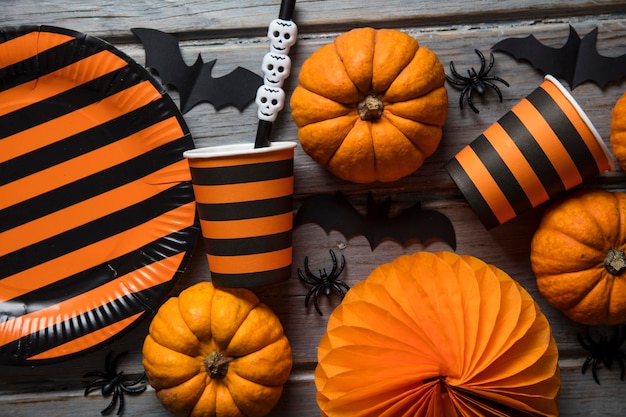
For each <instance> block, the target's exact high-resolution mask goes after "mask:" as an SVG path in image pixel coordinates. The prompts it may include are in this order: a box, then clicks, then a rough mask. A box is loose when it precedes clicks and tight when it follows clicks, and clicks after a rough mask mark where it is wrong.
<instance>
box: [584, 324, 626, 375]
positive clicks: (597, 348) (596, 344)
mask: <svg viewBox="0 0 626 417" xmlns="http://www.w3.org/2000/svg"><path fill="white" fill-rule="evenodd" d="M577 336H578V342H579V343H580V345H581V346H582V347H583V348H585V350H587V351H588V352H589V353H590V355H589V356H587V358H586V359H585V362H584V363H583V366H582V369H581V371H582V373H583V374H584V373H585V371H587V368H588V367H589V365H591V374H592V375H593V379H594V380H595V381H596V383H597V384H598V385H599V384H600V380H599V379H598V365H599V364H600V363H602V364H604V366H605V367H606V368H607V369H610V368H611V365H612V364H613V361H615V362H617V364H618V365H619V367H620V370H621V373H620V379H621V380H622V381H623V380H624V373H625V371H626V369H625V366H624V359H626V353H624V352H623V351H621V350H620V347H621V346H622V344H623V343H624V341H626V332H625V331H624V328H623V326H621V325H616V326H613V336H612V337H607V336H604V335H603V336H600V337H599V338H598V339H597V340H594V338H593V337H592V335H591V331H590V329H589V326H586V327H585V335H584V337H583V336H582V335H581V334H580V333H579V334H577Z"/></svg>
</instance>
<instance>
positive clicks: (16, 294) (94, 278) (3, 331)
mask: <svg viewBox="0 0 626 417" xmlns="http://www.w3.org/2000/svg"><path fill="white" fill-rule="evenodd" d="M191 148H193V140H192V138H191V135H190V133H189V130H188V128H187V126H186V124H185V122H184V120H183V118H182V115H181V114H180V112H179V110H178V108H177V107H176V105H175V103H174V102H173V101H172V100H171V98H170V97H169V96H168V95H167V94H166V93H165V91H164V89H163V88H162V87H161V86H160V84H159V83H158V82H157V81H156V80H155V79H154V78H153V77H152V76H151V75H150V74H149V73H148V72H147V70H146V69H145V68H143V67H142V66H140V65H139V64H137V63H136V62H135V61H133V60H132V59H130V58H129V57H127V56H126V55H125V54H123V53H122V52H120V51H118V50H117V49H115V48H114V47H113V46H111V45H110V44H108V43H106V42H105V41H103V40H100V39H98V38H95V37H92V36H88V35H85V34H82V33H79V32H75V31H72V30H68V29H62V28H57V27H50V26H33V27H21V28H14V29H5V30H1V31H0V312H1V313H0V315H1V319H0V364H8V365H25V364H27V365H31V364H33V363H44V362H55V361H58V360H61V359H67V358H69V357H73V356H77V355H80V354H84V353H85V352H88V351H91V350H94V349H96V348H99V347H101V346H103V345H104V344H106V343H109V342H111V341H112V340H114V339H115V338H117V337H119V336H121V335H122V334H124V333H125V332H127V331H128V330H129V329H131V328H132V327H134V326H135V325H136V324H137V323H138V322H139V321H140V319H141V318H142V317H144V316H147V315H150V314H151V313H152V312H153V311H155V310H156V309H157V308H158V307H159V306H160V304H162V303H163V302H164V301H165V299H166V298H167V297H168V296H169V294H170V291H171V290H172V288H173V286H174V283H175V281H176V279H177V278H178V277H179V275H180V274H181V273H182V271H183V270H184V268H185V266H186V264H187V261H188V258H189V255H190V253H191V250H192V248H193V246H194V244H195V241H196V238H197V235H198V224H197V223H198V222H197V219H196V209H195V201H194V196H193V190H192V186H191V177H190V174H189V170H188V167H187V164H186V161H185V160H184V159H183V158H182V154H183V152H184V151H185V150H188V149H191Z"/></svg>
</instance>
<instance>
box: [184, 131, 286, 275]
mask: <svg viewBox="0 0 626 417" xmlns="http://www.w3.org/2000/svg"><path fill="white" fill-rule="evenodd" d="M295 147H296V143H295V142H273V143H271V145H270V146H269V147H264V148H257V149H255V148H254V147H253V144H237V145H225V146H215V147H208V148H199V149H193V150H190V151H186V152H185V153H184V154H183V156H184V157H185V158H187V161H188V163H189V168H190V170H191V178H192V182H193V189H194V193H195V197H196V204H197V209H198V214H199V217H200V228H201V231H202V235H203V237H204V246H205V250H206V253H207V259H208V263H209V269H210V270H211V280H212V281H213V283H214V284H215V285H216V286H218V287H255V286H259V285H267V284H273V283H276V282H280V281H283V280H286V279H288V278H289V277H290V275H291V263H292V239H291V232H292V228H293V155H294V148H295Z"/></svg>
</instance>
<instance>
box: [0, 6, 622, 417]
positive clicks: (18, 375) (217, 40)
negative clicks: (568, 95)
mask: <svg viewBox="0 0 626 417" xmlns="http://www.w3.org/2000/svg"><path fill="white" fill-rule="evenodd" d="M384 4H385V6H384V7H381V2H379V1H376V0H360V1H355V0H343V1H338V0H335V1H331V0H308V1H307V0H300V1H299V2H298V3H297V6H296V16H295V20H296V22H297V23H298V26H299V28H300V34H299V39H298V44H297V45H296V47H295V48H294V49H293V50H292V53H291V57H292V60H293V65H294V66H293V69H292V74H293V75H292V77H291V79H290V80H289V81H288V83H287V86H286V90H287V93H288V94H289V92H290V91H291V90H292V89H293V88H294V87H295V85H296V84H297V74H298V72H299V68H300V66H301V65H302V62H303V61H304V60H305V59H306V57H308V56H309V55H310V54H311V53H312V52H313V51H315V50H316V49H317V48H319V47H320V46H321V45H324V44H326V43H329V42H332V40H333V39H334V38H335V37H336V36H337V35H338V34H340V33H341V32H343V31H346V30H349V29H351V28H353V27H357V26H373V27H387V28H397V29H400V30H403V31H405V32H406V33H408V34H410V35H411V36H413V37H415V38H416V39H417V40H418V41H419V42H420V43H421V44H423V45H425V46H428V47H429V48H430V49H432V50H433V51H435V53H437V55H438V56H439V58H440V60H441V61H442V62H443V63H444V65H445V66H446V70H447V65H448V64H449V62H450V61H454V63H455V66H456V67H457V68H459V69H464V68H469V67H471V66H477V65H479V63H478V62H477V58H476V55H475V54H474V52H473V50H474V48H478V49H480V50H482V51H483V52H485V53H487V52H488V51H489V49H490V47H491V46H492V45H493V44H494V43H496V42H497V41H498V40H500V39H504V38H507V37H517V36H526V35H527V34H529V33H530V32H531V31H532V33H533V34H534V35H535V36H536V37H537V38H538V39H540V40H542V41H543V42H544V43H546V44H548V45H551V46H555V47H558V46H561V45H562V44H563V43H564V42H565V39H566V37H567V32H568V24H572V25H573V26H574V27H575V28H576V30H577V31H578V32H579V34H581V36H582V35H583V34H585V33H587V32H588V31H590V30H592V29H593V28H595V27H598V28H599V34H598V49H599V51H600V52H601V53H602V54H604V55H607V56H616V55H621V54H624V53H626V5H624V3H623V1H621V0H604V1H588V0H571V1H569V2H562V1H557V0H554V1H548V0H528V1H518V0H485V1H480V2H478V1H476V2H467V1H464V2H462V1H457V0H450V1H447V2H442V1H440V0H424V1H419V2H417V1H410V0H389V1H386V2H384ZM2 6H3V7H2V9H3V26H19V25H25V24H51V25H55V26H63V27H67V28H70V29H74V30H78V31H82V32H86V33H89V34H92V35H95V36H99V37H102V38H104V39H106V40H108V41H109V42H111V43H113V44H114V45H115V46H116V47H118V48H119V49H121V50H122V51H124V52H126V53H127V54H128V55H130V56H131V57H132V58H133V59H135V60H137V61H138V62H140V63H142V64H143V63H144V62H145V56H144V50H143V47H142V45H141V44H140V43H138V41H137V39H135V38H134V37H133V35H132V33H131V32H130V28H133V27H149V28H154V29H159V30H162V31H166V32H170V33H175V34H177V35H178V36H179V37H180V39H181V42H180V44H181V48H182V50H183V54H184V57H185V59H186V60H188V62H189V63H192V62H193V60H195V58H196V56H197V55H198V54H199V53H201V54H202V56H203V57H204V59H205V60H208V59H213V58H216V59H217V64H216V66H215V68H214V76H219V75H223V74H226V73H228V72H230V71H232V70H233V69H234V68H235V67H236V66H243V67H246V68H249V69H251V70H253V71H255V72H257V73H259V74H261V71H260V62H261V59H262V56H263V54H265V52H266V51H267V50H268V45H267V42H266V38H265V31H266V27H267V23H269V21H270V20H272V19H274V18H275V17H277V14H278V6H279V2H277V1H270V0H253V1H242V0H224V1H217V0H212V1H197V0H190V1H184V2H179V1H167V0H153V1H146V0H134V1H130V2H122V1H105V0H97V1H91V2H84V1H76V0H63V1H35V0H5V1H3V2H2ZM495 57H496V65H495V67H494V70H493V74H494V75H498V76H500V77H502V78H504V79H506V80H507V81H508V82H509V83H510V87H508V88H506V87H503V88H502V93H503V101H502V102H501V103H500V102H499V101H498V99H497V96H496V95H495V94H492V93H490V92H488V93H487V94H486V95H485V96H484V97H478V96H476V97H475V100H474V102H475V104H476V105H477V106H478V107H479V109H480V113H479V114H475V113H473V112H471V111H469V109H468V108H465V109H464V110H460V109H459V106H458V97H459V91H458V90H456V89H454V88H453V87H451V86H450V85H448V94H449V99H450V100H449V102H450V104H449V117H448V120H447V122H446V125H445V127H444V137H443V140H442V143H441V145H440V147H439V148H438V150H437V151H436V152H435V154H434V155H432V156H431V157H430V158H428V159H427V161H426V163H425V164H424V166H423V167H422V168H420V169H419V170H418V171H417V172H416V173H415V174H413V175H411V176H409V177H406V178H404V179H402V180H399V181H396V182H393V183H376V184H368V185H363V184H351V183H347V182H344V181H342V180H340V179H338V178H336V177H334V176H332V175H331V174H329V173H328V172H327V171H326V170H325V169H324V168H323V167H321V166H319V165H318V164H316V163H315V162H314V161H313V160H312V159H311V158H309V157H308V156H307V155H306V154H305V153H304V152H303V151H302V149H301V148H297V150H296V159H295V162H296V167H295V177H296V189H295V209H297V208H298V207H299V206H300V205H301V204H302V201H303V200H304V199H305V198H306V197H309V196H311V195H315V194H319V193H334V192H336V191H338V190H340V191H342V192H343V193H344V194H346V195H347V196H348V198H349V199H350V200H351V201H352V202H353V203H354V204H355V206H356V207H357V208H358V209H360V210H364V207H365V201H366V197H367V193H368V192H372V194H373V195H374V197H375V198H384V197H386V196H391V198H392V200H393V201H394V202H395V205H394V207H395V209H396V210H400V209H402V208H403V207H407V206H409V205H411V204H414V203H415V202H417V201H421V202H422V204H423V206H424V207H427V208H434V209H437V210H439V211H441V212H442V213H444V214H446V215H447V216H448V217H449V218H450V219H451V221H452V222H453V224H454V227H455V230H456V234H457V248H456V252H457V253H460V254H469V255H473V256H476V257H479V258H481V259H483V260H484V261H486V262H489V263H492V264H494V265H496V266H498V267H499V268H501V269H503V270H504V271H506V272H507V273H508V274H509V275H511V276H512V277H513V278H514V279H516V280H518V281H519V282H520V283H521V284H522V285H523V286H524V287H525V288H526V289H527V290H528V291H529V292H530V293H531V295H532V296H533V297H534V298H535V299H536V300H537V302H538V303H539V305H540V306H541V308H542V310H543V311H544V313H545V314H546V315H547V316H548V318H549V320H550V323H551V325H552V328H553V332H554V335H555V338H556V340H557V344H558V346H559V351H560V358H561V359H560V365H561V368H562V392H561V400H560V405H561V409H562V415H563V416H568V417H569V416H571V417H578V416H580V417H582V416H589V415H594V416H623V415H625V414H626V399H624V396H623V390H624V388H625V387H626V385H625V384H626V382H624V381H620V380H619V371H618V369H612V370H607V369H602V370H601V371H600V378H601V385H597V384H595V383H594V382H593V380H592V379H591V375H589V374H587V375H581V372H580V366H581V364H582V361H583V360H584V358H585V352H584V351H583V350H582V349H581V348H580V346H579V345H578V342H577V340H576V334H577V333H578V332H580V331H581V330H582V327H581V326H579V325H577V324H575V323H572V322H571V321H569V320H568V319H567V318H565V317H564V316H563V315H562V314H560V313H559V312H558V311H556V310H555V309H553V308H552V307H551V306H549V305H547V303H546V302H545V300H543V298H542V297H541V295H540V294H539V293H538V291H537V288H536V284H535V281H534V277H533V275H532V272H531V270H530V264H529V259H528V258H529V243H530V239H531V238H532V234H533V232H534V230H535V229H536V227H537V224H538V222H539V219H540V217H541V214H542V212H543V210H545V207H544V206H542V207H540V208H538V209H536V210H533V211H532V212H530V213H526V214H524V215H522V216H520V217H518V218H517V219H515V220H513V221H511V222H509V223H507V224H505V225H502V226H500V227H497V228H495V229H493V230H490V231H487V230H485V228H484V227H483V226H482V224H481V223H480V222H479V220H478V219H477V217H476V215H475V214H474V213H473V212H472V210H471V209H470V208H469V207H468V205H467V204H466V202H465V200H464V199H463V197H462V195H461V194H460V192H459V191H458V189H457V188H456V186H455V185H454V183H453V182H452V180H451V179H450V177H449V176H448V174H447V173H446V171H445V170H444V168H443V166H444V164H445V162H446V161H448V160H449V159H450V158H452V157H453V156H454V155H455V154H456V153H457V152H458V151H459V150H460V149H461V148H462V147H463V146H465V145H466V144H468V143H470V142H471V141H472V140H473V139H474V138H476V137H477V136H478V135H479V134H480V133H481V132H482V131H483V130H484V129H485V128H487V127H488V126H489V125H491V124H492V123H493V122H494V121H496V120H497V119H498V118H499V117H500V116H501V115H503V114H504V113H505V112H506V111H508V110H509V109H510V108H511V107H512V106H513V105H514V104H515V103H517V102H518V101H519V100H520V99H521V98H523V97H524V96H525V95H526V94H528V93H529V92H530V91H532V90H533V89H534V88H535V87H536V86H537V85H538V84H539V83H541V81H542V78H543V76H542V74H540V73H539V72H537V71H536V70H534V69H532V68H531V67H530V66H529V65H527V64H525V63H521V62H517V61H515V60H514V59H512V58H510V57H509V56H507V55H504V54H501V53H496V54H495ZM625 88H626V81H624V82H622V83H613V84H611V85H609V86H608V87H607V88H606V89H604V90H601V89H599V88H598V87H596V86H595V85H593V84H584V85H581V86H579V87H577V88H576V89H575V90H574V91H573V92H572V94H573V96H574V97H575V98H576V99H577V100H578V102H579V103H580V104H581V106H582V107H583V108H584V109H585V111H586V113H587V115H588V116H589V118H590V119H591V121H592V122H593V124H594V125H595V127H596V128H597V130H598V131H599V133H600V135H601V136H602V137H603V138H604V140H605V141H606V143H607V144H608V138H609V133H610V117H611V110H612V107H613V105H614V104H615V102H616V101H617V99H618V98H619V97H620V96H621V95H622V94H623V92H624V91H625ZM171 94H172V96H173V97H174V98H175V99H177V93H176V92H175V91H172V92H171ZM289 113H290V109H289V107H288V106H287V108H285V110H284V111H283V112H282V113H281V116H280V117H279V120H278V121H277V122H276V123H275V126H274V129H273V139H274V140H296V139H297V129H296V127H295V125H294V124H293V122H292V120H291V117H290V114H289ZM185 119H186V121H187V123H188V125H189V127H190V129H191V132H192V134H193V136H194V141H195V144H196V146H197V147H201V146H209V145H216V144H224V143H239V142H252V141H253V140H254V133H255V131H256V124H257V119H256V108H254V106H250V107H248V108H246V109H245V110H244V111H243V112H239V111H238V110H236V109H234V108H226V109H223V110H221V111H219V112H216V111H215V110H214V109H213V108H212V106H211V105H210V104H201V105H199V106H197V107H195V108H194V109H192V110H191V111H190V112H189V113H187V114H186V115H185ZM625 180H626V177H625V176H624V174H623V172H622V171H621V170H616V171H614V172H610V173H606V174H604V175H602V176H600V177H598V178H596V179H593V180H591V181H589V182H588V183H586V184H585V185H583V187H603V188H606V189H610V190H624V188H625V187H624V184H625V182H624V181H625ZM293 236H294V257H293V274H292V275H293V276H292V279H290V280H289V281H288V282H286V283H282V284H279V285H274V286H270V287H266V288H258V289H256V290H255V291H256V292H257V294H258V295H259V297H260V298H261V299H262V301H263V302H265V303H267V304H268V305H269V306H270V307H271V308H272V310H274V311H275V312H276V314H277V315H278V316H279V317H280V319H281V321H282V322H283V325H284V327H285V332H286V334H287V336H288V337H289V339H290V341H291V343H292V347H293V352H294V371H293V373H292V375H291V377H290V380H289V382H288V384H287V386H286V388H285V392H284V394H283V397H282V399H281V401H280V403H279V405H278V406H277V407H276V409H275V410H273V411H272V413H271V414H270V415H271V416H273V417H292V416H305V417H306V416H318V415H319V410H318V408H317V405H316V403H315V386H314V383H313V369H314V367H315V364H316V354H317V343H318V342H319V339H320V338H321V337H322V335H323V334H324V331H325V326H326V320H327V319H328V315H329V314H330V313H331V311H332V309H333V308H334V307H335V306H336V305H337V303H338V302H339V299H338V298H337V297H336V296H333V297H331V298H325V297H322V298H321V299H320V307H321V308H322V310H323V312H324V315H323V316H319V315H318V314H317V313H316V312H315V310H314V309H312V308H309V309H308V310H307V309H306V308H305V306H304V296H305V294H306V292H307V287H305V286H304V285H303V284H302V283H301V282H300V281H299V280H298V279H297V276H296V268H298V267H302V262H303V259H304V257H305V256H308V257H309V259H310V264H311V267H312V269H313V268H322V267H328V263H329V258H328V250H329V249H333V250H335V251H336V252H338V253H339V252H340V253H341V254H343V255H344V256H345V258H346V264H347V266H346V270H345V272H344V274H343V275H342V278H343V279H344V280H345V281H346V282H347V283H348V284H350V285H353V284H355V283H356V282H358V281H360V280H362V279H364V278H365V277H367V276H368V274H369V273H370V272H371V271H372V270H373V269H374V268H375V267H376V266H377V265H379V264H381V263H387V262H390V261H391V260H393V259H394V258H395V257H397V256H399V255H401V254H405V253H412V252H414V251H418V250H429V251H437V250H450V248H449V247H448V246H447V245H445V244H444V243H441V242H435V243H430V244H428V245H423V244H421V243H419V242H416V243H413V244H410V245H408V246H406V247H402V246H401V245H399V244H398V243H396V242H393V241H388V242H384V243H383V244H381V245H380V246H379V247H377V248H376V250H374V251H372V250H371V249H370V247H369V245H368V243H367V241H366V240H365V239H364V238H362V237H358V236H357V237H353V238H351V239H347V238H346V237H345V236H343V235H341V234H340V233H339V232H336V231H332V232H330V233H328V234H327V233H326V232H324V231H323V230H322V229H321V228H320V227H319V226H317V225H313V224H309V225H304V226H302V227H300V228H298V229H296V230H294V235H293ZM207 279H210V273H209V271H208V268H207V265H206V258H205V257H204V253H203V249H202V247H201V246H200V244H198V245H197V247H196V249H195V251H194V256H193V257H192V260H191V262H190V264H189V266H188V268H187V271H186V272H185V274H184V275H183V277H182V278H181V279H180V280H179V282H178V284H177V287H176V291H175V292H174V294H176V293H177V292H179V291H180V290H181V289H183V288H186V287H187V286H189V285H191V284H193V283H195V282H198V281H202V280H207ZM147 326H148V323H147V322H144V323H142V324H141V325H140V326H138V327H137V328H135V329H134V330H133V331H132V332H131V333H129V334H127V335H126V336H124V337H123V338H122V339H120V340H118V341H116V342H115V343H114V344H112V345H111V346H109V347H107V348H106V349H103V350H100V351H97V352H94V353H91V354H88V355H85V356H83V357H80V358H77V359H75V360H71V361H68V362H66V363H62V364H57V365H48V366H40V367H34V368H25V367H6V366H5V367H0V394H2V395H1V396H0V415H9V414H10V415H13V416H15V417H22V416H23V417H27V416H28V417H31V416H34V415H38V414H41V413H42V412H45V415H48V416H65V417H71V416H77V417H78V416H80V417H85V416H91V415H93V416H98V415H100V410H101V409H103V408H104V407H105V406H106V405H107V404H108V402H109V401H110V400H109V399H107V398H102V397H101V396H100V395H99V394H98V393H93V394H91V395H90V396H88V397H84V396H83V384H84V379H83V378H82V375H83V374H84V373H85V372H87V371H90V370H98V369H100V368H101V367H102V366H103V363H104V357H105V355H106V353H107V352H108V351H109V350H114V351H116V352H120V351H124V350H127V351H129V355H128V356H127V357H125V358H124V360H123V361H122V363H120V365H119V367H120V369H123V370H124V371H125V372H126V373H131V374H140V373H141V372H142V368H141V344H142V342H143V338H144V337H145V335H146V333H147ZM126 399H127V401H126V414H125V415H129V416H138V415H142V416H145V417H165V416H167V415H169V414H168V413H167V412H166V411H165V410H164V409H163V408H162V407H161V405H160V404H159V402H158V401H157V400H156V398H155V397H154V392H153V391H152V390H149V391H148V392H146V393H144V394H141V395H139V396H134V397H130V396H127V397H126Z"/></svg>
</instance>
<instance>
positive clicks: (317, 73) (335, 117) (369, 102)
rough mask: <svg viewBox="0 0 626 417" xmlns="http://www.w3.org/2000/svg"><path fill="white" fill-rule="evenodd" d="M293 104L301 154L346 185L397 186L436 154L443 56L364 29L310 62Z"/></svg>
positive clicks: (443, 108) (386, 32)
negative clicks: (389, 183) (377, 183)
mask: <svg viewBox="0 0 626 417" xmlns="http://www.w3.org/2000/svg"><path fill="white" fill-rule="evenodd" d="M298 80H299V85H298V86H297V87H296V89H295V91H294V92H293V94H292V97H291V111H292V113H291V114H292V117H293V120H294V121H295V123H296V125H297V126H298V128H299V130H298V138H299V140H300V143H301V145H302V148H303V149H304V150H305V151H306V152H307V153H308V154H309V155H310V156H311V157H312V158H313V159H314V160H315V161H317V162H318V163H320V164H322V165H324V166H326V167H327V168H328V169H329V170H330V171H331V172H332V173H333V174H335V175H337V176H338V177H340V178H343V179H345V180H348V181H352V182H357V183H370V182H374V181H394V180H397V179H400V178H402V177H404V176H407V175H409V174H411V173H413V172H414V171H415V170H417V169H418V168H419V167H420V166H421V165H422V164H423V162H424V159H425V158H426V157H428V156H430V155H431V154H432V153H433V152H434V151H435V150H436V149H437V147H438V145H439V142H440V140H441V136H442V126H443V124H444V122H445V120H446V117H447V112H448V94H447V91H446V89H445V87H444V82H445V73H444V70H443V66H442V64H441V62H440V61H439V59H438V58H437V56H436V55H435V54H434V53H433V52H432V51H431V50H430V49H428V48H426V47H424V46H420V45H419V44H418V42H417V41H416V40H415V39H414V38H412V37H411V36H409V35H407V34H405V33H403V32H401V31H398V30H395V29H380V30H375V29H372V28H359V29H353V30H351V31H349V32H346V33H344V34H342V35H340V36H339V37H337V38H336V39H335V41H334V42H333V43H332V44H328V45H325V46H323V47H321V48H320V49H318V50H317V51H316V52H314V53H313V54H312V55H311V56H309V57H308V58H307V59H306V61H305V62H304V64H303V65H302V69H301V71H300V75H299V78H298Z"/></svg>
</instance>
